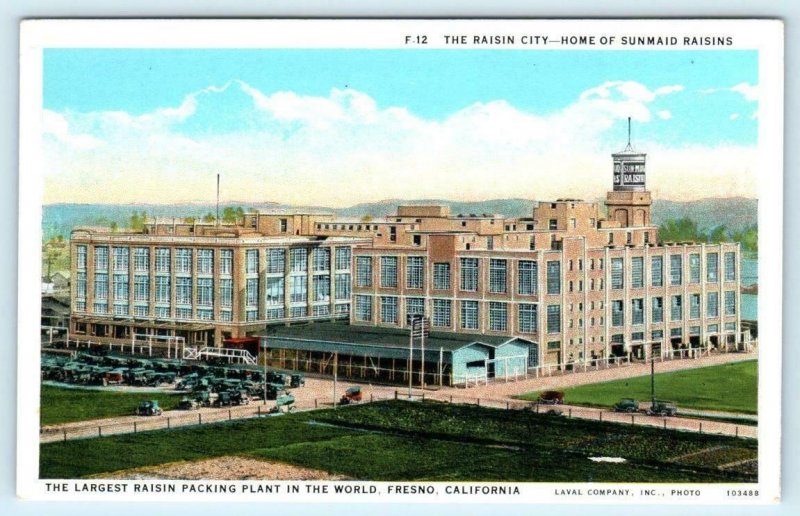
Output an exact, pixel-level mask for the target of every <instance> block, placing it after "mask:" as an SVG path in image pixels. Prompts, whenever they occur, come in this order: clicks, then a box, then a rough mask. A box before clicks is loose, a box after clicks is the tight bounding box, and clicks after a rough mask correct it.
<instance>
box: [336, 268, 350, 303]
mask: <svg viewBox="0 0 800 516" xmlns="http://www.w3.org/2000/svg"><path fill="white" fill-rule="evenodd" d="M334 281H335V282H336V299H337V300H339V299H350V273H345V272H337V273H336V278H335V280H334Z"/></svg>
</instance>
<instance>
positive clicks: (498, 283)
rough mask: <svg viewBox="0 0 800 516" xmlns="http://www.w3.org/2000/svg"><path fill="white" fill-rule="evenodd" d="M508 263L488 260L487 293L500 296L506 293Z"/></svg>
mask: <svg viewBox="0 0 800 516" xmlns="http://www.w3.org/2000/svg"><path fill="white" fill-rule="evenodd" d="M507 267H508V262H507V261H506V260H497V259H494V258H492V259H491V260H489V292H491V293H493V294H501V293H504V292H505V291H506V283H507V277H508V270H507Z"/></svg>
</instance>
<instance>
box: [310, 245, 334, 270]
mask: <svg viewBox="0 0 800 516" xmlns="http://www.w3.org/2000/svg"><path fill="white" fill-rule="evenodd" d="M311 261H312V262H313V264H314V272H327V271H329V270H331V250H330V249H329V248H327V247H317V248H316V249H314V251H313V252H312V253H311Z"/></svg>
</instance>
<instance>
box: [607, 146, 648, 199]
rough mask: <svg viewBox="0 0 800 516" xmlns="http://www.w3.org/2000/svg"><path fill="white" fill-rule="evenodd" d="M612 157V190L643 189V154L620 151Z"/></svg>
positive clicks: (644, 180) (644, 177)
mask: <svg viewBox="0 0 800 516" xmlns="http://www.w3.org/2000/svg"><path fill="white" fill-rule="evenodd" d="M612 156H613V157H614V190H644V188H645V182H646V175H645V156H646V155H645V154H643V153H636V152H629V151H627V150H626V152H620V153H618V154H613V155H612Z"/></svg>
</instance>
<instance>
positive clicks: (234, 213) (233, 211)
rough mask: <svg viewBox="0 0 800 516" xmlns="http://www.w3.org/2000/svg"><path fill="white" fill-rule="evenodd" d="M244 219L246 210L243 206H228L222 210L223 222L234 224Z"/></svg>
mask: <svg viewBox="0 0 800 516" xmlns="http://www.w3.org/2000/svg"><path fill="white" fill-rule="evenodd" d="M243 219H244V209H243V208H242V207H241V206H236V207H233V206H226V207H225V208H224V209H223V210H222V222H226V223H228V224H234V223H236V222H239V221H241V220H243Z"/></svg>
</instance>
